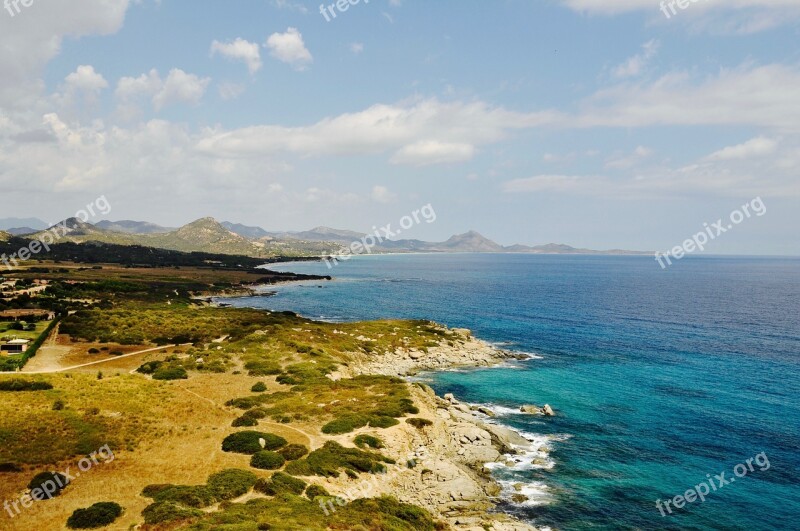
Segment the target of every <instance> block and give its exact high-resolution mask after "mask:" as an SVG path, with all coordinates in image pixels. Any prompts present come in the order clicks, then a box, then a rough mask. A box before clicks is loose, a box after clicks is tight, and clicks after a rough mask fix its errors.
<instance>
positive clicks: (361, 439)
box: [353, 434, 383, 450]
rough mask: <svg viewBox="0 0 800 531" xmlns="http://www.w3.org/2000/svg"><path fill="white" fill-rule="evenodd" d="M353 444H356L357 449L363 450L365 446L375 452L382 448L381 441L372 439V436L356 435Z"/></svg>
mask: <svg viewBox="0 0 800 531" xmlns="http://www.w3.org/2000/svg"><path fill="white" fill-rule="evenodd" d="M353 442H354V443H356V446H358V447H359V448H365V447H367V446H369V447H370V448H374V449H376V450H377V449H379V448H383V441H381V440H380V439H378V438H377V437H373V436H372V435H366V434H365V435H358V436H356V438H355V439H353Z"/></svg>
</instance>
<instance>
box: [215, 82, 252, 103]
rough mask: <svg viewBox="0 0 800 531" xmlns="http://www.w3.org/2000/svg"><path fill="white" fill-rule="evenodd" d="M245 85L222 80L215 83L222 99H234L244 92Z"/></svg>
mask: <svg viewBox="0 0 800 531" xmlns="http://www.w3.org/2000/svg"><path fill="white" fill-rule="evenodd" d="M245 89H246V87H245V86H244V85H242V84H240V83H230V82H223V83H220V84H218V85H217V92H218V93H219V97H220V98H222V99H223V100H235V99H236V98H238V97H239V96H241V95H242V94H244V91H245Z"/></svg>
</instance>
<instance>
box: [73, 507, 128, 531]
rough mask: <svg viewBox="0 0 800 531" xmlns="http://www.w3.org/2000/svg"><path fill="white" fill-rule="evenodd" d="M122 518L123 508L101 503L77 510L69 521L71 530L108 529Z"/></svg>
mask: <svg viewBox="0 0 800 531" xmlns="http://www.w3.org/2000/svg"><path fill="white" fill-rule="evenodd" d="M120 516H122V507H121V506H120V505H119V504H117V503H114V502H99V503H95V504H94V505H92V506H91V507H88V508H86V509H77V510H76V511H75V512H73V513H72V516H70V517H69V519H68V520H67V527H69V528H70V529H95V528H98V527H106V526H108V525H111V524H113V523H114V520H116V519H117V518H119V517H120Z"/></svg>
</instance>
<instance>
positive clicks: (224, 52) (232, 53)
mask: <svg viewBox="0 0 800 531" xmlns="http://www.w3.org/2000/svg"><path fill="white" fill-rule="evenodd" d="M210 53H211V56H212V57H213V56H214V55H216V54H220V55H221V56H223V57H225V58H227V59H230V60H232V61H241V62H243V63H245V64H246V65H247V70H248V71H249V72H250V73H251V74H255V73H256V72H258V71H259V70H261V66H262V63H261V51H260V49H259V46H258V43H255V42H249V41H246V40H244V39H242V38H237V39H236V40H234V41H231V42H220V41H217V40H214V41H213V42H212V43H211V51H210Z"/></svg>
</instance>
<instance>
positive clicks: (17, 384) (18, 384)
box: [0, 378, 53, 392]
mask: <svg viewBox="0 0 800 531" xmlns="http://www.w3.org/2000/svg"><path fill="white" fill-rule="evenodd" d="M52 388H53V384H51V383H50V382H42V381H31V380H23V379H22V378H12V379H10V380H5V381H0V391H15V392H20V391H48V390H50V389H52Z"/></svg>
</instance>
